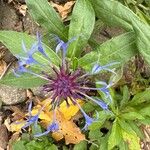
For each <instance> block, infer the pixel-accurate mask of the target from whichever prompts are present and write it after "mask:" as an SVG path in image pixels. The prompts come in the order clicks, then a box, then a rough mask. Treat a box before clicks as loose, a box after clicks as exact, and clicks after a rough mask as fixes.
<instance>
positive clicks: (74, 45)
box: [68, 0, 95, 58]
mask: <svg viewBox="0 0 150 150" xmlns="http://www.w3.org/2000/svg"><path fill="white" fill-rule="evenodd" d="M94 24H95V13H94V9H93V7H92V5H91V3H90V2H89V0H77V1H76V4H75V6H74V9H73V13H72V17H71V22H70V26H69V39H71V38H75V40H74V41H73V42H71V43H70V45H69V47H68V56H69V57H72V58H73V57H74V56H76V57H79V56H80V54H81V52H82V49H83V48H84V47H85V45H86V44H87V42H88V39H89V38H90V36H91V34H92V31H93V29H94Z"/></svg>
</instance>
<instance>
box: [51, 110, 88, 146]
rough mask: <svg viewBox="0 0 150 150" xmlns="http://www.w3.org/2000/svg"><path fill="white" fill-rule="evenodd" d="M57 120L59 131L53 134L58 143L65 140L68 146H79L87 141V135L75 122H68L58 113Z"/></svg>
mask: <svg viewBox="0 0 150 150" xmlns="http://www.w3.org/2000/svg"><path fill="white" fill-rule="evenodd" d="M56 118H57V119H56V120H57V121H58V123H59V130H58V131H57V132H54V133H52V136H53V138H54V139H55V140H56V141H59V140H60V139H61V138H65V142H66V144H77V143H79V142H81V141H83V140H85V135H84V134H82V133H81V130H80V128H79V127H77V126H76V124H75V123H74V122H73V121H71V120H67V119H66V118H65V117H64V115H63V113H62V112H60V111H57V113H56ZM60 137H61V138H60Z"/></svg>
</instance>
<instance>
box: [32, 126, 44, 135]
mask: <svg viewBox="0 0 150 150" xmlns="http://www.w3.org/2000/svg"><path fill="white" fill-rule="evenodd" d="M31 127H32V134H33V135H35V134H37V133H42V128H41V126H40V125H37V126H35V125H32V126H31Z"/></svg>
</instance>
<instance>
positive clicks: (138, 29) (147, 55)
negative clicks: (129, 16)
mask: <svg viewBox="0 0 150 150" xmlns="http://www.w3.org/2000/svg"><path fill="white" fill-rule="evenodd" d="M132 23H133V27H134V31H135V34H136V44H137V47H138V50H139V52H140V54H141V55H142V56H143V57H144V59H145V60H146V61H147V63H149V64H150V44H149V42H150V26H148V25H146V24H144V23H143V22H140V21H138V20H133V21H132Z"/></svg>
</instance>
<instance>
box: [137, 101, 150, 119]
mask: <svg viewBox="0 0 150 150" xmlns="http://www.w3.org/2000/svg"><path fill="white" fill-rule="evenodd" d="M139 113H140V114H141V115H143V116H150V104H147V106H145V107H141V110H140V111H139Z"/></svg>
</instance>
